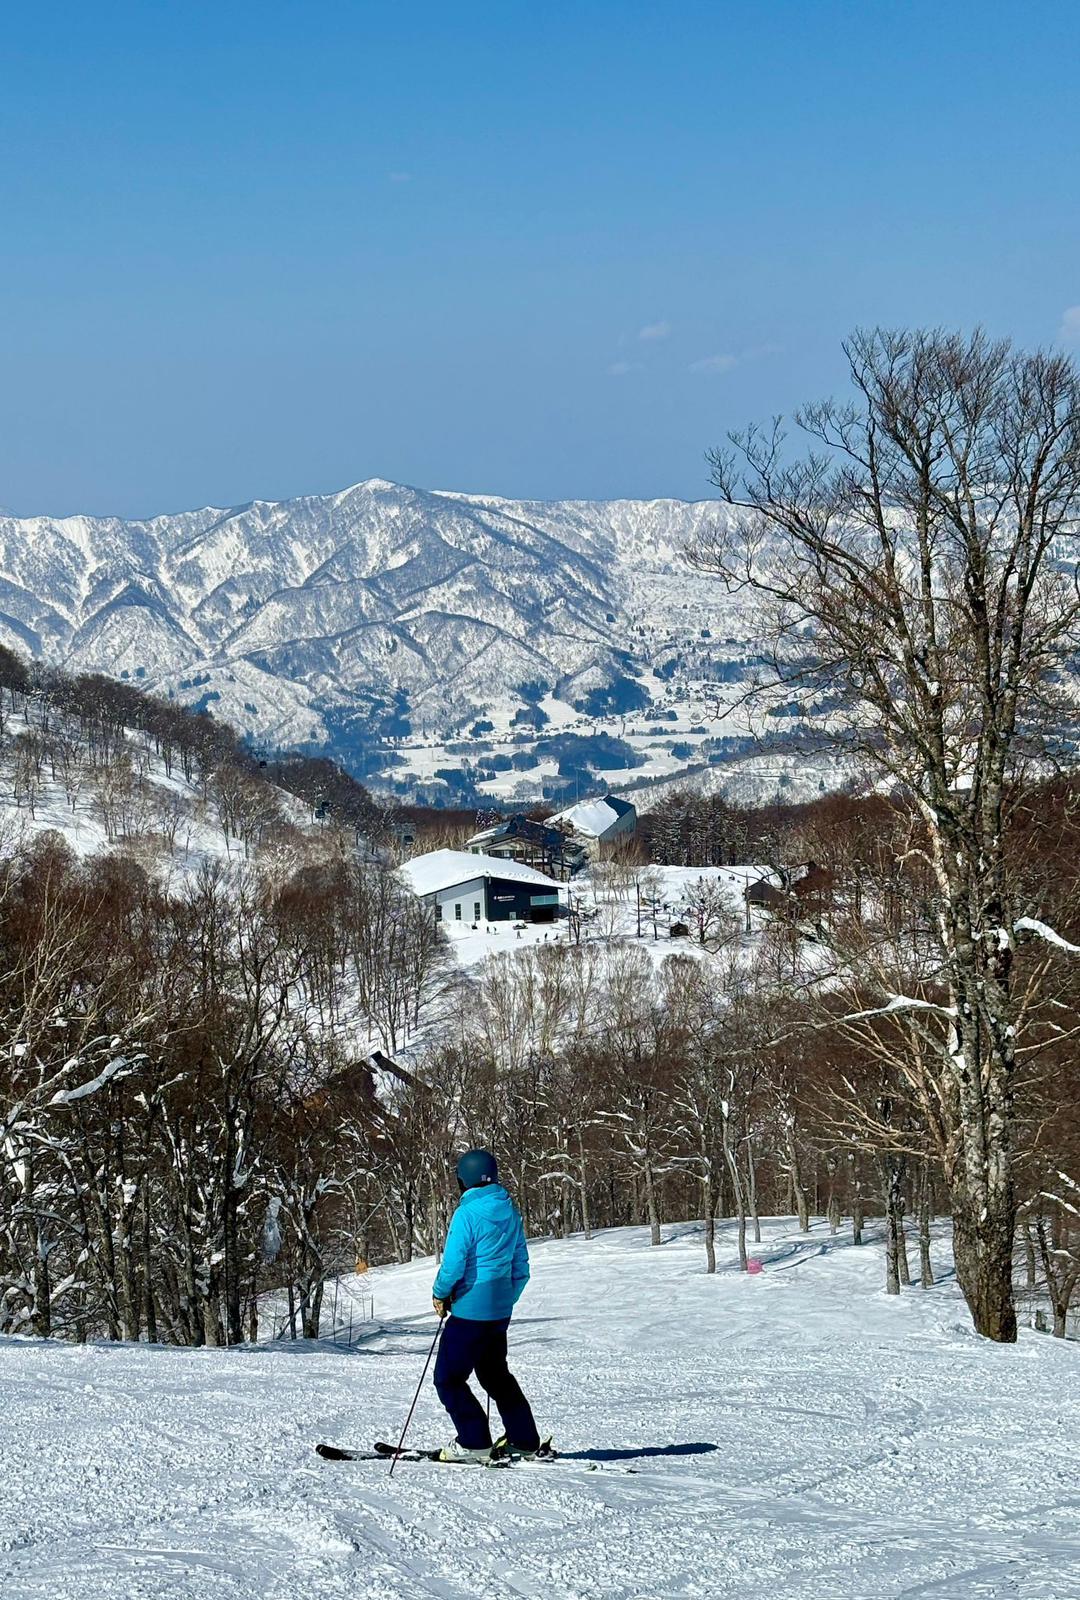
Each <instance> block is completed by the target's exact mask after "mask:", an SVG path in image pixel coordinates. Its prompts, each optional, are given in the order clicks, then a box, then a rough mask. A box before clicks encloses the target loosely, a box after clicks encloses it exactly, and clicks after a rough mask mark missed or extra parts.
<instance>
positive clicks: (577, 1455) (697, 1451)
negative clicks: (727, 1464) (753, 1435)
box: [559, 1444, 720, 1461]
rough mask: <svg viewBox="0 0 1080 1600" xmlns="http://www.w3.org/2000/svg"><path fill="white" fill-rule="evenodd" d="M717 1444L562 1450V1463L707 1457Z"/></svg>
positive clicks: (715, 1448) (560, 1457)
mask: <svg viewBox="0 0 1080 1600" xmlns="http://www.w3.org/2000/svg"><path fill="white" fill-rule="evenodd" d="M719 1448H720V1446H719V1445H716V1444H653V1445H645V1446H643V1447H642V1448H641V1449H640V1450H560V1451H559V1460H560V1461H640V1460H642V1459H643V1458H644V1457H645V1456H661V1457H663V1456H707V1455H711V1454H712V1452H713V1451H714V1450H718V1449H719Z"/></svg>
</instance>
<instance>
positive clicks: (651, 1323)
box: [0, 1222, 1080, 1600]
mask: <svg viewBox="0 0 1080 1600" xmlns="http://www.w3.org/2000/svg"><path fill="white" fill-rule="evenodd" d="M647 1239H648V1236H647V1234H646V1233H644V1232H643V1231H641V1230H638V1229H632V1230H631V1229H626V1230H619V1231H616V1232H612V1233H607V1234H601V1235H599V1236H598V1237H597V1238H596V1239H595V1240H594V1241H592V1242H591V1243H586V1242H584V1241H582V1240H579V1239H576V1240H569V1241H566V1242H550V1243H545V1244H542V1245H538V1246H535V1247H534V1251H533V1260H534V1282H533V1285H532V1286H531V1287H530V1290H529V1291H528V1293H527V1295H526V1297H525V1299H524V1301H523V1302H522V1305H521V1307H520V1315H519V1316H518V1318H517V1319H516V1321H515V1324H514V1328H513V1332H512V1345H513V1364H514V1366H515V1367H516V1369H517V1370H518V1372H519V1375H520V1376H521V1378H522V1379H523V1381H524V1383H525V1386H526V1388H527V1390H528V1392H529V1393H530V1395H531V1397H532V1399H533V1402H534V1405H535V1408H536V1411H537V1414H538V1420H539V1421H540V1422H541V1425H542V1426H544V1427H546V1428H548V1429H553V1430H554V1433H555V1438H556V1442H557V1444H558V1445H560V1446H561V1447H562V1448H563V1449H564V1450H566V1451H570V1452H573V1451H587V1450H590V1449H593V1450H604V1449H607V1450H615V1451H618V1450H626V1451H634V1450H637V1449H640V1448H654V1447H664V1446H669V1445H678V1444H685V1445H699V1446H703V1447H704V1446H710V1447H713V1448H709V1449H704V1448H703V1449H701V1450H700V1451H699V1452H698V1453H694V1454H686V1455H681V1456H680V1455H676V1454H671V1455H668V1456H664V1455H655V1456H651V1457H650V1456H642V1457H639V1458H638V1459H637V1460H636V1461H627V1462H623V1463H619V1462H615V1461H610V1460H609V1461H608V1462H607V1464H606V1465H605V1466H602V1467H601V1469H600V1470H598V1471H589V1470H588V1469H587V1467H586V1465H584V1464H582V1463H580V1462H579V1463H573V1462H566V1463H562V1462H561V1463H558V1464H556V1465H554V1466H532V1467H530V1466H517V1467H514V1468H513V1469H511V1470H508V1471H502V1472H488V1471H484V1470H483V1469H474V1468H469V1467H435V1466H428V1465H426V1464H421V1465H402V1466H400V1467H399V1468H398V1470H397V1472H396V1474H395V1476H394V1479H393V1481H392V1482H391V1481H390V1479H389V1478H388V1476H387V1468H386V1466H385V1465H384V1464H383V1463H350V1464H343V1465H330V1464H323V1463H321V1462H319V1461H318V1460H317V1459H316V1457H315V1456H314V1455H313V1453H312V1446H313V1445H314V1443H315V1442H316V1441H317V1440H319V1439H330V1440H333V1441H336V1442H338V1443H341V1444H345V1445H349V1444H361V1445H362V1444H365V1443H366V1442H367V1441H369V1440H371V1439H373V1438H375V1437H383V1436H387V1435H390V1434H391V1433H393V1431H394V1429H395V1428H397V1427H400V1424H401V1420H402V1417H403V1415H404V1411H405V1409H406V1407H407V1404H408V1400H409V1397H410V1394H411V1391H412V1389H413V1387H414V1385H415V1383H416V1381H417V1378H418V1376H419V1372H420V1368H421V1366H422V1364H423V1360H424V1355H425V1353H426V1351H427V1347H428V1344H429V1342H430V1339H431V1335H432V1332H433V1328H434V1319H433V1317H432V1315H431V1313H430V1311H429V1309H428V1288H429V1284H430V1281H431V1276H432V1272H431V1263H429V1262H428V1263H417V1264H415V1265H413V1266H410V1267H408V1268H384V1269H381V1270H380V1271H378V1272H376V1273H373V1274H370V1275H369V1276H368V1278H367V1279H365V1280H364V1288H365V1292H366V1291H367V1290H369V1289H373V1291H374V1297H375V1315H376V1318H377V1319H378V1321H377V1323H376V1325H375V1326H374V1328H373V1329H372V1331H371V1333H370V1335H368V1336H365V1337H363V1338H360V1339H358V1340H357V1342H356V1343H355V1345H354V1347H353V1348H352V1349H351V1350H349V1349H346V1348H344V1347H342V1348H335V1347H334V1346H333V1345H332V1344H329V1345H326V1346H322V1347H312V1346H305V1345H292V1346H290V1345H287V1344H276V1345H271V1346H264V1347H261V1348H258V1349H256V1350H255V1351H253V1352H252V1351H244V1350H236V1351H205V1350H203V1351H192V1350H160V1349H157V1350H151V1349H149V1348H147V1347H145V1346H143V1347H120V1346H116V1347H106V1346H94V1347H90V1348H82V1349H80V1348H77V1347H72V1346H65V1345H61V1344H53V1345H41V1344H34V1343H30V1342H18V1341H12V1340H8V1341H0V1472H2V1481H3V1496H2V1499H0V1595H2V1596H3V1597H4V1600H24V1597H31V1596H34V1597H37V1596H41V1597H46V1596H47V1597H48V1600H67V1597H71V1600H112V1597H116V1600H139V1597H155V1600H170V1597H176V1600H180V1597H184V1600H187V1597H192V1600H194V1597H196V1596H198V1597H199V1600H230V1597H240V1596H243V1597H245V1600H246V1597H251V1600H254V1597H256V1596H281V1597H285V1596H288V1597H290V1600H337V1597H342V1600H344V1597H349V1600H399V1597H400V1600H417V1597H425V1596H435V1597H439V1600H478V1597H481V1596H486V1595H501V1596H530V1597H546V1596H554V1597H558V1600H571V1597H580V1600H586V1597H587V1600H592V1597H597V1600H599V1597H604V1600H616V1597H620V1600H630V1597H660V1596H697V1597H710V1600H723V1597H729V1596H730V1597H732V1600H734V1597H738V1600H833V1597H841V1596H843V1597H851V1600H864V1597H865V1600H900V1597H901V1596H903V1597H905V1600H907V1597H911V1600H914V1597H916V1596H918V1597H920V1600H923V1597H927V1600H929V1597H933V1600H990V1597H994V1600H1005V1597H1009V1600H1070V1597H1077V1596H1080V1518H1078V1512H1080V1473H1078V1447H1080V1347H1078V1346H1077V1345H1075V1344H1064V1343H1062V1342H1060V1341H1057V1340H1052V1339H1050V1338H1048V1337H1046V1336H1041V1335H1038V1334H1034V1333H1027V1332H1025V1333H1024V1335H1023V1336H1022V1339H1021V1342H1020V1344H1019V1346H1018V1347H1015V1348H997V1347H993V1346H990V1345H988V1344H986V1343H983V1342H981V1341H979V1340H978V1339H976V1338H975V1336H974V1335H973V1334H972V1333H971V1332H970V1329H969V1325H968V1323H967V1318H966V1315H965V1312H964V1309H963V1307H962V1305H961V1303H960V1301H959V1298H958V1296H957V1293H956V1290H955V1288H954V1286H953V1284H952V1283H951V1281H950V1280H949V1278H948V1276H947V1273H948V1262H947V1254H948V1252H947V1250H946V1249H945V1248H944V1247H942V1249H941V1250H940V1252H939V1254H940V1257H941V1260H940V1266H941V1269H942V1275H943V1278H944V1280H945V1281H944V1282H943V1283H942V1284H941V1285H940V1286H939V1287H937V1288H935V1289H933V1290H931V1291H929V1292H924V1291H921V1290H919V1289H917V1288H913V1289H911V1290H910V1291H907V1292H906V1293H905V1295H904V1296H903V1298H902V1299H901V1300H900V1301H899V1302H897V1301H889V1300H888V1299H887V1298H886V1296H885V1295H884V1294H883V1293H882V1292H881V1291H880V1288H879V1283H880V1279H881V1265H882V1263H881V1254H880V1250H879V1249H878V1248H877V1247H876V1246H872V1245H867V1246H864V1247H863V1248H862V1249H861V1250H856V1249H854V1248H852V1247H851V1246H850V1245H848V1244H847V1243H846V1242H845V1241H843V1240H842V1239H840V1240H831V1239H830V1238H829V1237H828V1234H827V1233H826V1232H825V1231H824V1230H823V1228H822V1227H821V1225H820V1224H819V1225H817V1226H816V1227H815V1229H814V1232H813V1234H812V1235H811V1236H810V1238H809V1239H805V1238H801V1237H800V1236H799V1235H798V1234H796V1233H793V1232H792V1231H791V1225H790V1223H786V1222H777V1223H773V1224H768V1225H767V1230H766V1239H765V1243H764V1244H763V1245H762V1246H761V1247H760V1250H759V1254H760V1256H761V1257H762V1259H763V1260H764V1262H765V1270H764V1272H763V1273H762V1274H761V1275H760V1276H758V1277H744V1276H740V1275H739V1274H738V1273H736V1272H735V1271H734V1270H733V1249H732V1246H733V1241H732V1240H731V1238H730V1237H729V1236H728V1235H727V1234H726V1233H725V1235H724V1238H723V1240H722V1256H721V1261H722V1269H723V1270H721V1272H720V1273H719V1274H718V1275H717V1276H716V1277H715V1278H712V1279H710V1278H707V1277H706V1276H704V1274H703V1271H702V1266H703V1252H702V1248H701V1240H700V1234H699V1231H698V1230H697V1229H695V1228H693V1227H691V1226H681V1227H674V1228H669V1229H666V1230H665V1243H664V1244H663V1246H662V1247H661V1248H659V1249H655V1250H654V1249H650V1248H649V1246H648V1242H647ZM446 1436H447V1427H446V1423H445V1420H444V1419H443V1417H442V1415H441V1413H440V1411H439V1408H438V1404H437V1401H436V1399H435V1396H434V1393H433V1392H432V1391H431V1390H430V1389H428V1390H427V1391H426V1392H425V1394H424V1396H423V1398H422V1400H421V1403H420V1406H419V1408H418V1411H417V1416H416V1419H415V1423H414V1431H413V1440H414V1442H416V1443H421V1442H423V1443H429V1444H431V1443H439V1442H442V1440H443V1439H444V1438H445V1437H446ZM629 1465H634V1466H635V1467H636V1469H637V1470H636V1472H635V1473H634V1474H633V1475H630V1474H629V1473H627V1472H626V1470H625V1469H626V1467H627V1466H629Z"/></svg>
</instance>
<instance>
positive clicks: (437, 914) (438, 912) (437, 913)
mask: <svg viewBox="0 0 1080 1600" xmlns="http://www.w3.org/2000/svg"><path fill="white" fill-rule="evenodd" d="M435 921H436V922H441V921H442V906H441V905H440V904H439V902H438V901H437V900H436V902H435Z"/></svg>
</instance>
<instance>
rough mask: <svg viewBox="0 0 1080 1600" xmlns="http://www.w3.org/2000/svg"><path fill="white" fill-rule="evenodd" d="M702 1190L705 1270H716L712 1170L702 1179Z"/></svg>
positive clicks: (714, 1206) (714, 1199)
mask: <svg viewBox="0 0 1080 1600" xmlns="http://www.w3.org/2000/svg"><path fill="white" fill-rule="evenodd" d="M701 1187H702V1191H703V1194H704V1198H705V1271H706V1272H715V1271H716V1217H715V1214H714V1213H715V1209H716V1195H715V1188H716V1185H715V1183H714V1182H713V1175H712V1172H711V1170H710V1171H709V1172H708V1173H707V1174H706V1176H705V1178H704V1179H703V1180H702V1186H701Z"/></svg>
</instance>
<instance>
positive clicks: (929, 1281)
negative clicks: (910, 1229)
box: [919, 1161, 934, 1289]
mask: <svg viewBox="0 0 1080 1600" xmlns="http://www.w3.org/2000/svg"><path fill="white" fill-rule="evenodd" d="M919 1282H920V1283H921V1284H922V1286H923V1288H924V1289H930V1288H932V1287H933V1283H934V1267H933V1263H932V1262H931V1260H930V1163H929V1162H928V1161H924V1162H923V1168H922V1182H921V1184H920V1185H919Z"/></svg>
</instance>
